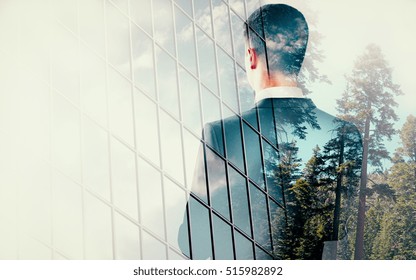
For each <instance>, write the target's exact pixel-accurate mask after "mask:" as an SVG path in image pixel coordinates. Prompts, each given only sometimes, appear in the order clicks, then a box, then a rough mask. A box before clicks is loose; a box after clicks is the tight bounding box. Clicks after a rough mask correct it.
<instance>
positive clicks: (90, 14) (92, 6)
mask: <svg viewBox="0 0 416 280" xmlns="http://www.w3.org/2000/svg"><path fill="white" fill-rule="evenodd" d="M55 2H56V1H55ZM78 13H79V17H78V22H79V31H80V36H81V39H82V40H83V41H84V42H86V43H87V44H88V46H90V47H91V48H93V49H94V51H96V52H98V54H99V55H100V56H102V57H105V29H104V26H105V18H104V1H83V2H82V5H81V4H80V5H78ZM81 69H82V68H81Z"/></svg>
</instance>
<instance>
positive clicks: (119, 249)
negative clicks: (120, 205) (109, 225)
mask: <svg viewBox="0 0 416 280" xmlns="http://www.w3.org/2000/svg"><path fill="white" fill-rule="evenodd" d="M114 243H115V246H114V248H115V258H116V259H118V260H138V259H140V230H139V227H138V226H137V225H135V224H134V223H132V222H131V221H129V220H128V219H126V218H125V217H124V216H122V215H120V214H119V213H117V212H114Z"/></svg>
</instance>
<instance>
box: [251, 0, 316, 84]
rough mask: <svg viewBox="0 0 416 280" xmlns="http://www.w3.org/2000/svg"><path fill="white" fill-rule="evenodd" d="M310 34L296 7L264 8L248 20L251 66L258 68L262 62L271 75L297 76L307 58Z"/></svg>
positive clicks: (276, 5)
mask: <svg viewBox="0 0 416 280" xmlns="http://www.w3.org/2000/svg"><path fill="white" fill-rule="evenodd" d="M308 34H309V31H308V24H307V23H306V20H305V18H304V16H303V15H302V13H300V12H299V11H298V10H296V9H295V8H293V7H290V6H288V5H284V4H269V5H264V6H262V7H260V8H259V9H257V10H256V11H254V12H253V13H252V14H251V15H250V17H249V18H248V20H247V23H246V28H245V32H244V35H245V38H246V51H247V53H246V57H247V59H248V62H247V63H248V65H247V66H248V67H250V69H254V68H255V67H256V66H257V62H260V63H261V65H262V66H263V67H265V68H266V71H267V74H268V75H269V76H271V75H275V74H279V75H281V76H286V77H296V76H297V75H298V73H299V71H300V68H301V66H302V62H303V59H304V57H305V52H306V46H307V43H308ZM253 55H255V57H254V58H253V57H252V56H253ZM253 67H254V68H253ZM248 74H249V73H248Z"/></svg>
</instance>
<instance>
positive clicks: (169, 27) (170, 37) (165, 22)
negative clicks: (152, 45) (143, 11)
mask: <svg viewBox="0 0 416 280" xmlns="http://www.w3.org/2000/svg"><path fill="white" fill-rule="evenodd" d="M153 19H154V20H153V24H154V28H155V34H154V37H155V40H156V42H158V43H159V44H160V45H161V46H162V47H163V48H165V49H166V50H167V51H168V52H170V53H171V54H174V53H175V43H174V34H175V33H174V32H175V31H174V30H173V26H174V25H173V15H172V2H171V1H169V0H153Z"/></svg>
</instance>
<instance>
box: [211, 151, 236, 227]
mask: <svg viewBox="0 0 416 280" xmlns="http://www.w3.org/2000/svg"><path fill="white" fill-rule="evenodd" d="M206 161H207V173H208V189H209V193H210V197H211V206H212V208H213V209H215V210H216V211H218V212H219V213H220V214H221V215H223V216H224V217H225V218H226V219H228V220H229V219H230V211H229V198H228V188H227V179H226V173H225V162H224V161H223V160H222V159H221V158H220V157H218V156H217V155H216V154H215V153H214V152H212V151H211V149H209V148H207V149H206Z"/></svg>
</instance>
